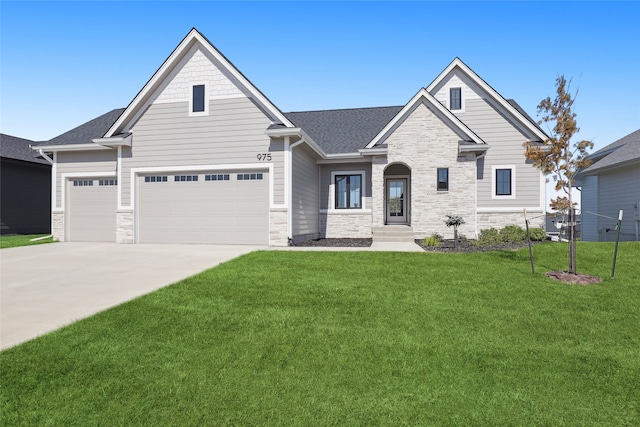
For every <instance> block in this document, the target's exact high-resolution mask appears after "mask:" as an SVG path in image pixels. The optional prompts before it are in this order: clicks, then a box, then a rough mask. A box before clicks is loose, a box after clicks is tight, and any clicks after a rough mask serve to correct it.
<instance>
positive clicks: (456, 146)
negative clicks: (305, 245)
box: [39, 29, 547, 245]
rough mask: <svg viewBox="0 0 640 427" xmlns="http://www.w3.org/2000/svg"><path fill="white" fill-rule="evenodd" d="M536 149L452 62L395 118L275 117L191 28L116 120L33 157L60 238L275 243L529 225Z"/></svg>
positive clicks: (525, 126)
mask: <svg viewBox="0 0 640 427" xmlns="http://www.w3.org/2000/svg"><path fill="white" fill-rule="evenodd" d="M546 138H547V136H546V135H545V134H544V132H542V130H541V129H540V128H539V127H538V126H537V125H536V124H535V123H533V121H532V120H531V118H530V117H528V116H527V115H526V113H524V112H523V111H522V109H521V108H520V107H519V106H518V105H517V104H516V103H515V102H514V101H507V100H506V99H504V98H503V97H502V96H501V95H500V94H498V93H497V92H496V91H495V90H494V89H493V88H492V87H491V86H489V85H488V84H487V83H486V82H485V81H484V80H482V79H481V78H480V77H479V76H478V75H477V74H476V73H475V72H473V71H472V70H471V69H470V68H469V67H468V66H467V65H465V64H464V63H463V62H462V61H461V60H459V59H457V58H456V59H455V60H454V61H453V62H452V63H451V64H449V66H448V67H447V68H446V69H445V70H444V71H443V72H442V73H441V74H440V75H438V76H437V77H436V79H435V80H434V81H433V82H432V83H431V84H430V85H429V86H428V87H426V88H422V89H420V90H419V91H418V92H417V93H416V94H415V96H414V97H413V98H411V99H410V100H409V102H408V103H407V104H406V105H404V106H396V107H380V108H359V109H347V110H329V111H306V112H294V113H283V112H281V111H280V110H279V109H278V108H277V107H276V106H275V105H273V104H272V103H271V101H269V99H267V97H266V96H265V95H264V94H262V92H260V91H259V90H258V89H257V88H256V87H255V86H254V85H253V84H252V83H251V82H250V81H249V80H248V79H247V78H246V77H245V76H244V75H243V74H241V73H240V71H238V70H237V69H236V68H235V67H234V66H233V64H231V62H229V61H228V60H227V59H226V58H225V57H224V56H223V55H222V54H221V53H220V52H219V51H218V50H217V49H216V48H215V47H214V46H213V45H212V44H211V43H210V42H209V41H208V40H207V39H206V38H205V37H203V36H202V35H201V34H200V33H199V32H198V31H197V30H195V29H193V30H192V31H191V32H189V34H188V35H187V36H186V37H185V38H184V40H182V42H181V43H180V44H179V45H178V47H177V48H176V49H175V50H174V51H173V53H172V54H171V55H170V56H169V58H167V60H166V61H165V62H164V63H163V64H162V66H161V67H160V68H159V69H158V71H157V72H156V73H155V74H154V75H153V76H152V77H151V79H150V80H149V81H148V82H147V84H146V85H145V86H144V87H143V88H142V90H141V91H140V92H139V93H138V94H137V95H136V97H135V98H134V99H133V101H132V102H131V103H130V104H129V106H128V107H127V108H126V109H124V110H114V111H111V112H110V113H107V114H105V115H103V116H101V117H98V118H97V119H95V120H92V121H90V122H88V123H86V124H84V125H82V126H80V127H78V128H76V129H74V130H72V131H70V132H67V133H66V134H63V135H60V136H58V137H56V138H54V139H52V140H50V141H48V142H46V143H44V144H43V145H42V146H40V147H39V148H40V149H44V150H45V151H46V152H48V153H52V154H51V155H52V157H53V159H54V170H55V172H54V174H55V177H56V179H55V183H54V185H53V187H52V188H53V193H54V194H53V197H54V200H55V205H54V206H53V213H52V221H53V233H54V235H55V237H57V238H58V239H60V240H72V241H73V240H76V241H80V240H96V241H97V240H104V241H117V242H120V243H138V242H140V243H151V242H153V243H165V242H180V243H238V244H269V245H287V244H289V243H290V242H291V241H293V242H298V241H302V240H307V239H314V238H319V237H328V238H340V237H352V238H356V237H358V238H363V237H365V238H369V237H372V234H373V236H374V238H375V237H376V233H382V232H384V231H386V230H388V226H392V225H397V226H402V227H396V228H401V229H403V230H406V231H407V232H408V235H409V236H410V238H411V239H413V238H422V237H425V236H428V235H431V234H432V233H434V232H438V233H440V234H444V235H447V236H448V235H451V234H452V230H449V229H447V228H446V226H445V224H444V219H445V215H447V214H452V215H453V214H455V215H461V216H462V217H463V218H464V220H465V221H466V223H465V225H464V226H462V227H461V229H460V232H461V233H463V234H465V235H467V236H468V237H475V236H476V234H477V232H478V231H479V230H480V229H483V228H488V227H503V226H505V225H508V224H520V225H523V224H524V220H523V209H524V208H526V209H527V211H528V212H530V213H531V215H532V216H535V215H536V214H537V215H538V216H539V217H540V218H541V217H542V214H543V213H544V207H543V206H544V200H545V194H544V187H545V178H544V176H543V175H542V174H541V173H540V171H539V170H538V169H536V168H534V167H532V166H531V165H530V164H529V163H528V162H527V161H526V159H525V157H524V149H523V147H522V144H523V143H524V142H525V141H529V142H530V143H532V144H541V143H542V141H543V140H545V139H546ZM542 221H543V220H542V219H540V223H541V222H542ZM537 225H538V226H540V225H541V224H537Z"/></svg>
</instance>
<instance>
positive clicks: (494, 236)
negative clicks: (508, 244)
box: [475, 227, 502, 246]
mask: <svg viewBox="0 0 640 427" xmlns="http://www.w3.org/2000/svg"><path fill="white" fill-rule="evenodd" d="M501 242H502V241H501V240H500V232H499V231H498V230H497V229H496V228H493V227H491V228H487V229H484V230H480V235H479V236H478V240H477V241H476V242H475V245H477V246H493V245H497V244H499V243H501Z"/></svg>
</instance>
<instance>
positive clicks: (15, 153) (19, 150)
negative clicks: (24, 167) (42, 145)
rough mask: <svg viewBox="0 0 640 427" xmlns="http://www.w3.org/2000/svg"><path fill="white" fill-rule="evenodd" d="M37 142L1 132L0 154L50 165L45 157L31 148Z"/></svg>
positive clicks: (14, 158)
mask: <svg viewBox="0 0 640 427" xmlns="http://www.w3.org/2000/svg"><path fill="white" fill-rule="evenodd" d="M35 144H36V143H35V142H33V141H31V140H28V139H24V138H18V137H16V136H11V135H5V134H4V133H0V155H1V156H2V157H4V158H7V159H13V160H22V161H24V162H30V163H39V164H43V165H49V164H50V163H49V162H47V161H46V160H45V159H43V158H42V157H40V156H39V155H38V153H37V152H35V151H33V150H32V149H31V146H32V145H35Z"/></svg>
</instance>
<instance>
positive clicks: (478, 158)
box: [474, 151, 487, 239]
mask: <svg viewBox="0 0 640 427" xmlns="http://www.w3.org/2000/svg"><path fill="white" fill-rule="evenodd" d="M486 155H487V152H486V151H485V152H484V153H482V154H480V155H479V156H477V157H476V177H475V179H474V182H475V186H476V191H475V193H476V194H475V197H476V202H475V205H476V209H475V211H476V212H475V224H474V228H475V231H476V239H478V238H479V237H480V233H479V232H478V160H480V159H482V158H483V157H484V156H486ZM482 176H483V177H484V171H482Z"/></svg>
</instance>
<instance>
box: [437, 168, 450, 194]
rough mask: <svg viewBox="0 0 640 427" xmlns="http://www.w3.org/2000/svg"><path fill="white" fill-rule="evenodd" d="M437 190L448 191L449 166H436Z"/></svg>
mask: <svg viewBox="0 0 640 427" xmlns="http://www.w3.org/2000/svg"><path fill="white" fill-rule="evenodd" d="M437 189H438V191H449V168H438V187H437Z"/></svg>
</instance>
